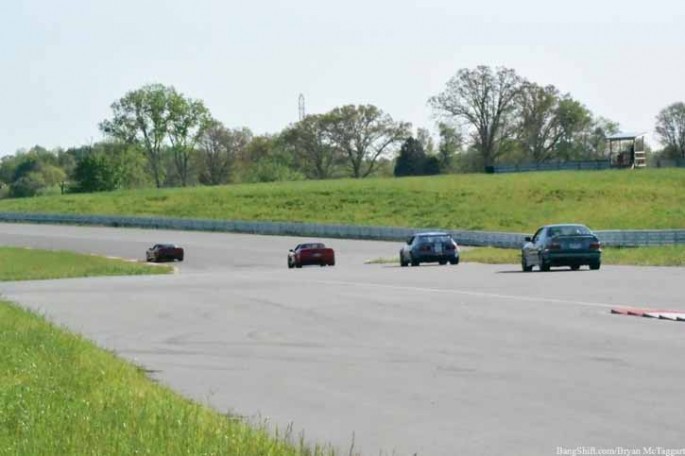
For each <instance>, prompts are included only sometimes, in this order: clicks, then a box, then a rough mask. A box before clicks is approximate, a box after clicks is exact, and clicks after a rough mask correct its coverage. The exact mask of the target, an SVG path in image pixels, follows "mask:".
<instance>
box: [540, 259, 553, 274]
mask: <svg viewBox="0 0 685 456" xmlns="http://www.w3.org/2000/svg"><path fill="white" fill-rule="evenodd" d="M550 268H551V265H550V264H549V262H548V261H545V260H540V271H542V272H549V270H550Z"/></svg>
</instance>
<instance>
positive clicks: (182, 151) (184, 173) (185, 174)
mask: <svg viewBox="0 0 685 456" xmlns="http://www.w3.org/2000/svg"><path fill="white" fill-rule="evenodd" d="M168 103H169V106H168V110H169V113H168V115H169V133H168V135H169V141H170V142H171V150H172V152H173V158H174V165H175V168H176V174H177V176H178V178H179V180H180V183H181V186H183V187H185V186H187V185H188V178H189V174H190V163H191V156H192V154H193V153H194V152H195V150H196V147H197V144H198V143H199V142H200V139H201V138H202V135H203V134H204V132H205V131H206V130H207V128H209V126H210V125H211V124H212V122H213V120H212V118H211V116H210V114H209V110H208V109H207V108H206V107H205V105H204V103H203V102H202V101H200V100H193V99H191V98H186V97H184V96H183V95H181V94H179V93H177V92H176V91H172V92H171V93H169V100H168Z"/></svg>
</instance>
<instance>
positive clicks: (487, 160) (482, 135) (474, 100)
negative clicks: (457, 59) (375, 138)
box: [429, 66, 523, 166]
mask: <svg viewBox="0 0 685 456" xmlns="http://www.w3.org/2000/svg"><path fill="white" fill-rule="evenodd" d="M522 83H523V80H522V78H521V77H520V76H518V75H517V74H516V72H515V71H514V70H512V69H508V68H497V70H496V71H494V72H493V70H492V69H491V68H490V67H487V66H479V67H476V68H475V69H473V70H469V69H461V70H459V71H458V72H457V74H456V75H455V76H454V77H452V79H450V80H449V81H448V82H447V86H446V87H445V90H444V91H443V92H441V93H440V94H438V95H436V96H434V97H431V98H430V100H429V103H430V104H431V106H432V107H433V109H435V110H436V111H438V113H440V114H442V115H445V116H448V117H453V118H456V119H457V120H459V121H464V122H466V123H467V124H468V125H470V126H471V128H472V131H473V136H474V139H475V146H476V148H477V150H478V152H479V153H480V155H481V157H482V160H483V163H484V165H485V166H491V165H494V164H495V162H496V160H497V158H498V157H499V156H500V155H501V153H502V150H501V149H500V145H501V143H502V140H503V139H505V138H507V137H508V136H510V134H511V130H512V127H513V119H512V118H513V113H514V111H515V109H516V98H517V97H518V95H519V93H520V91H521V86H522Z"/></svg>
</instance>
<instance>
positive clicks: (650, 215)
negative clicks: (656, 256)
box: [0, 169, 685, 233]
mask: <svg viewBox="0 0 685 456" xmlns="http://www.w3.org/2000/svg"><path fill="white" fill-rule="evenodd" d="M0 211H19V212H44V213H69V214H103V215H139V216H168V217H185V218H208V219H236V220H272V221H302V222H322V223H342V224H360V225H379V226H404V227H439V228H446V229H469V230H493V231H515V232H529V233H532V232H533V230H535V229H536V228H537V227H538V226H540V225H543V224H546V223H560V222H581V223H585V224H587V225H588V226H590V227H591V228H592V229H628V228H633V229H659V228H663V229H667V228H685V169H647V170H621V171H617V170H612V171H585V172H582V171H578V172H571V171H561V172H544V173H521V174H502V175H484V174H471V175H447V176H434V177H416V178H402V179H360V180H353V179H341V180H328V181H303V182H280V183H270V184H241V185H229V186H222V187H195V188H185V189H162V190H157V189H147V190H135V191H119V192H112V193H100V194H88V195H57V196H43V197H36V198H26V199H14V200H2V201H0Z"/></svg>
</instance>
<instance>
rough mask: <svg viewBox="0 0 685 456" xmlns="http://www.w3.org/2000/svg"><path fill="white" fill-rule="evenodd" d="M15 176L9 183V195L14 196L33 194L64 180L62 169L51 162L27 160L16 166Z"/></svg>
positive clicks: (20, 196) (21, 196)
mask: <svg viewBox="0 0 685 456" xmlns="http://www.w3.org/2000/svg"><path fill="white" fill-rule="evenodd" d="M15 176H16V178H15V179H14V181H13V182H12V184H11V185H10V195H11V196H12V197H15V198H23V197H27V196H35V195H37V194H39V193H40V192H41V191H42V190H43V189H45V188H47V187H53V186H55V185H58V184H59V183H60V182H62V181H64V179H65V173H64V171H63V170H62V169H61V168H59V167H57V166H55V165H52V164H49V163H44V162H40V161H33V160H28V161H25V162H24V163H22V165H20V167H19V168H17V173H16V175H15Z"/></svg>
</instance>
